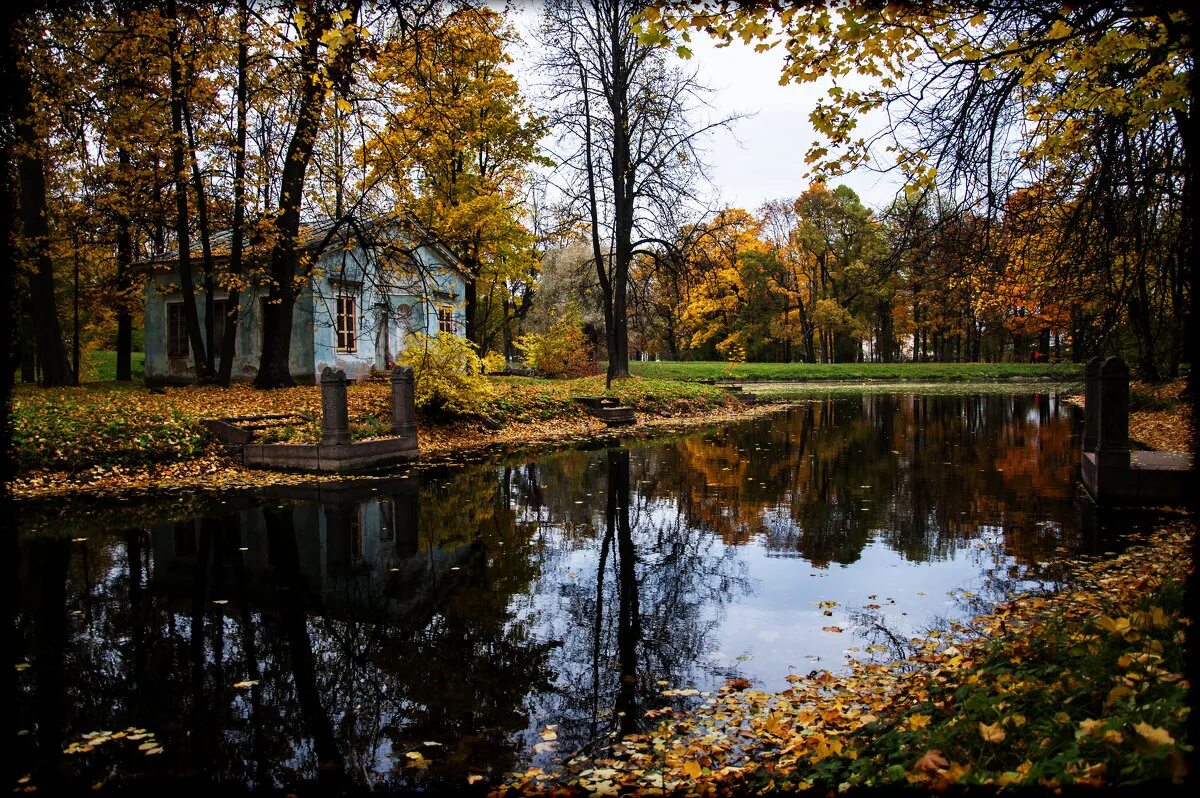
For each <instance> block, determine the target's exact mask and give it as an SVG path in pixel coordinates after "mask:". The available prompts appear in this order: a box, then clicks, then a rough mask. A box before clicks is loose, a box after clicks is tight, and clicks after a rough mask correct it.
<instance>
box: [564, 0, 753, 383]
mask: <svg viewBox="0 0 1200 798" xmlns="http://www.w3.org/2000/svg"><path fill="white" fill-rule="evenodd" d="M648 5H649V3H647V2H644V1H643V0H550V2H548V3H547V5H546V17H545V21H544V23H543V28H542V31H541V39H542V43H543V46H544V47H545V56H544V57H543V59H542V64H541V66H542V69H543V70H544V72H545V75H546V77H547V78H548V83H549V85H550V86H551V87H552V88H551V89H550V90H549V91H548V92H547V96H546V100H547V104H548V105H549V106H550V119H551V122H552V123H553V124H554V125H555V127H556V128H557V130H558V133H559V147H560V150H561V151H560V152H559V153H557V156H558V157H557V158H556V160H557V161H558V162H559V163H560V164H562V167H561V170H562V171H561V178H562V182H561V184H560V186H559V187H560V188H561V189H562V190H563V191H564V192H565V193H566V194H567V195H568V196H569V197H570V198H571V200H572V201H573V203H574V204H575V205H576V207H578V208H579V210H580V216H581V217H582V218H583V219H584V220H586V221H587V222H588V224H589V226H590V228H591V231H590V232H591V245H592V259H593V261H594V262H595V267H596V277H597V279H598V281H599V284H600V293H601V296H602V297H603V304H604V325H605V342H606V348H607V350H608V375H607V376H608V384H609V385H611V384H612V380H613V378H614V377H626V376H629V330H628V320H627V309H628V300H627V291H628V285H629V269H630V263H631V262H632V261H633V259H634V257H635V255H637V254H646V255H650V256H651V257H654V258H656V259H657V258H661V257H663V252H664V251H670V250H671V249H672V246H673V245H672V244H671V243H670V239H671V238H672V231H673V230H674V228H673V227H671V226H669V224H670V220H672V219H674V218H676V217H677V214H678V209H679V208H680V207H681V206H686V205H688V204H691V203H694V202H696V201H697V195H696V190H697V187H698V186H701V185H703V184H704V183H705V181H704V163H703V161H702V159H701V152H700V151H699V149H698V144H699V143H700V141H701V139H702V137H703V136H704V134H706V133H707V132H709V131H711V130H713V129H714V128H717V127H722V126H725V125H727V124H728V123H729V122H730V121H731V119H732V118H724V119H720V120H717V121H709V122H696V121H695V120H696V119H697V117H698V112H699V111H700V109H701V107H702V106H704V98H703V95H704V92H705V89H704V87H703V86H701V84H700V83H699V82H698V81H697V79H696V73H695V71H691V72H685V71H684V70H683V69H681V68H680V66H679V65H678V64H674V63H671V61H670V55H669V53H668V51H667V50H665V49H664V48H662V47H659V46H652V45H650V44H647V43H644V42H642V41H641V40H640V39H639V37H638V32H637V29H636V27H635V24H634V18H635V16H636V15H637V14H638V13H639V12H641V11H642V10H644V9H645V8H646V7H647V6H648Z"/></svg>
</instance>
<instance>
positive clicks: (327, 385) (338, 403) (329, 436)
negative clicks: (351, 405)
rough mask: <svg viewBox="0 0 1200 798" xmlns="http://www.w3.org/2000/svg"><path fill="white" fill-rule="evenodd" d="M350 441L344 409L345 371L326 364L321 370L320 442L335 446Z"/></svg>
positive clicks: (346, 412)
mask: <svg viewBox="0 0 1200 798" xmlns="http://www.w3.org/2000/svg"><path fill="white" fill-rule="evenodd" d="M349 442H350V416H349V412H348V411H347V409H346V372H344V371H342V370H341V369H337V370H334V369H331V368H330V367H329V366H326V367H325V368H324V369H322V370H321V443H322V444H324V445H326V446H336V445H339V444H343V443H349Z"/></svg>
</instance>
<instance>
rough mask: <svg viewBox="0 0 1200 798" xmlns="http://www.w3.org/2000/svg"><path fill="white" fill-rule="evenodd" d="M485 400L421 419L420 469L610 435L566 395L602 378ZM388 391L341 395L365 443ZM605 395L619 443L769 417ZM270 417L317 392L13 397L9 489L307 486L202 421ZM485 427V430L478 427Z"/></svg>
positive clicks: (626, 393)
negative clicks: (240, 459) (620, 409)
mask: <svg viewBox="0 0 1200 798" xmlns="http://www.w3.org/2000/svg"><path fill="white" fill-rule="evenodd" d="M490 379H491V380H492V383H493V387H494V390H493V394H492V396H491V398H490V399H489V400H488V402H487V404H486V405H485V406H484V407H482V408H481V410H480V415H479V416H478V417H475V418H466V419H460V420H456V421H449V422H445V421H443V422H440V423H434V422H433V421H431V420H430V419H428V418H423V417H421V418H419V419H418V429H419V431H418V441H419V447H420V456H421V460H422V461H423V462H424V461H428V460H429V459H431V458H432V459H445V458H452V457H454V456H457V455H462V454H465V453H467V452H478V451H482V450H488V449H492V448H495V447H501V448H507V449H515V448H523V447H525V446H528V445H551V444H557V445H567V444H569V443H571V442H573V441H577V440H582V439H585V438H590V437H595V436H597V435H604V434H607V430H606V428H605V426H604V424H603V423H602V422H600V421H599V420H597V419H595V418H593V417H591V416H589V415H587V414H586V413H585V412H584V410H583V409H582V407H581V406H580V405H579V403H578V402H576V401H574V397H576V396H583V395H598V394H603V393H604V392H605V391H604V380H603V378H601V377H591V378H585V379H578V380H536V379H529V378H519V377H512V378H490ZM389 390H390V386H388V385H386V384H383V383H362V384H357V385H352V386H350V388H349V391H348V393H349V412H350V419H351V427H352V431H353V432H354V434H355V437H356V438H358V439H362V438H365V437H373V436H376V435H386V434H388V428H389V421H390V415H389V414H390V412H391V411H390V405H389V393H388V392H389ZM612 394H613V395H615V396H616V397H617V398H618V399H619V400H620V401H622V402H623V403H625V404H629V405H632V406H633V407H635V408H636V409H637V411H638V419H639V420H638V424H637V427H635V428H633V430H626V431H623V432H622V433H621V434H622V435H629V434H633V435H641V434H652V433H655V432H658V431H664V430H666V429H670V428H671V427H672V426H673V425H676V424H685V425H690V424H693V423H703V422H718V421H732V420H736V419H737V418H742V417H746V416H747V415H749V414H751V413H761V412H769V411H770V408H746V407H744V406H743V405H741V404H739V403H738V402H736V401H735V400H733V399H731V398H730V396H729V395H728V394H727V393H725V392H724V391H722V390H720V389H717V388H713V387H710V386H706V385H697V384H688V383H681V382H673V381H666V380H649V379H638V378H633V379H629V380H619V381H617V382H616V383H614V386H613V391H612ZM268 413H307V414H309V415H312V416H313V417H314V418H319V414H320V393H319V390H318V389H317V388H316V387H314V386H304V387H297V388H289V389H283V390H277V391H256V390H254V389H252V388H250V387H248V386H237V387H234V388H230V389H220V388H215V387H197V386H188V387H183V388H172V389H168V390H167V391H166V393H164V394H151V393H149V392H148V391H146V390H145V389H144V388H135V387H132V386H119V385H111V384H109V385H90V386H86V387H83V388H62V389H53V390H39V389H35V388H31V387H28V386H22V387H20V388H18V390H17V391H16V393H15V396H14V401H13V422H14V424H13V425H14V444H15V449H16V453H17V460H18V463H19V464H20V466H21V473H20V474H19V476H18V479H17V480H15V481H14V482H13V483H12V485H11V489H12V491H13V493H14V494H15V495H17V496H18V497H22V498H46V497H49V496H57V495H65V494H72V493H84V492H86V493H91V494H95V495H102V494H106V493H119V492H121V491H127V490H150V491H157V490H162V489H170V490H175V491H178V490H188V489H192V490H216V489H234V488H243V487H255V486H261V485H266V484H279V483H282V482H288V483H291V482H297V481H301V482H302V481H308V480H311V479H313V475H304V474H280V473H275V472H268V471H253V470H250V469H246V468H243V467H241V466H239V465H237V464H235V463H234V462H233V461H232V460H230V459H229V458H228V457H225V456H224V455H223V454H222V453H221V450H220V447H219V445H217V444H216V443H215V442H214V441H212V440H210V439H209V438H208V437H207V435H206V433H205V431H204V429H203V427H202V426H201V424H200V420H201V419H202V418H207V417H221V416H225V417H229V416H238V415H255V414H268ZM483 418H487V419H489V420H490V421H491V422H493V423H491V424H490V425H489V426H490V427H498V428H488V427H485V426H484V425H482V424H481V423H480V422H481V420H482V419H483ZM285 436H286V439H288V440H292V441H307V442H316V441H318V440H319V439H320V426H319V421H313V422H311V423H304V424H299V425H294V426H291V427H286V428H283V429H279V430H276V431H275V432H274V434H273V436H272V437H275V438H278V439H283V438H284V437H285Z"/></svg>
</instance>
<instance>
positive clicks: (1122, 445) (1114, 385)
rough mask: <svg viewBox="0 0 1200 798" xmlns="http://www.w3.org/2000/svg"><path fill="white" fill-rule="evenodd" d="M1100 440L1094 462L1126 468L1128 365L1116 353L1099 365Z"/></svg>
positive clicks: (1098, 464) (1127, 460) (1101, 466)
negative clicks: (1115, 355)
mask: <svg viewBox="0 0 1200 798" xmlns="http://www.w3.org/2000/svg"><path fill="white" fill-rule="evenodd" d="M1099 393H1100V440H1099V442H1098V444H1097V446H1096V465H1097V466H1099V467H1100V468H1105V469H1107V468H1129V367H1128V366H1126V365H1125V361H1124V360H1121V358H1119V357H1110V358H1108V359H1107V360H1105V361H1104V363H1103V364H1102V365H1101V366H1100V391H1099Z"/></svg>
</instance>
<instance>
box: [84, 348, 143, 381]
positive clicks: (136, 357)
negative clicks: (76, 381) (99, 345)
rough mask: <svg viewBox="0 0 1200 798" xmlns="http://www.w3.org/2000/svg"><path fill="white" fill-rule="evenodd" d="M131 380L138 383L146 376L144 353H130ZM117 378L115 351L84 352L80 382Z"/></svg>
mask: <svg viewBox="0 0 1200 798" xmlns="http://www.w3.org/2000/svg"><path fill="white" fill-rule="evenodd" d="M130 370H131V371H132V372H133V381H134V382H135V383H140V382H141V381H142V379H143V378H144V377H145V376H146V353H145V352H132V353H130ZM116 378H117V353H116V352H113V351H111V350H99V351H92V352H85V353H84V355H83V375H82V379H81V380H80V381H81V382H111V381H113V380H115V379H116Z"/></svg>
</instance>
